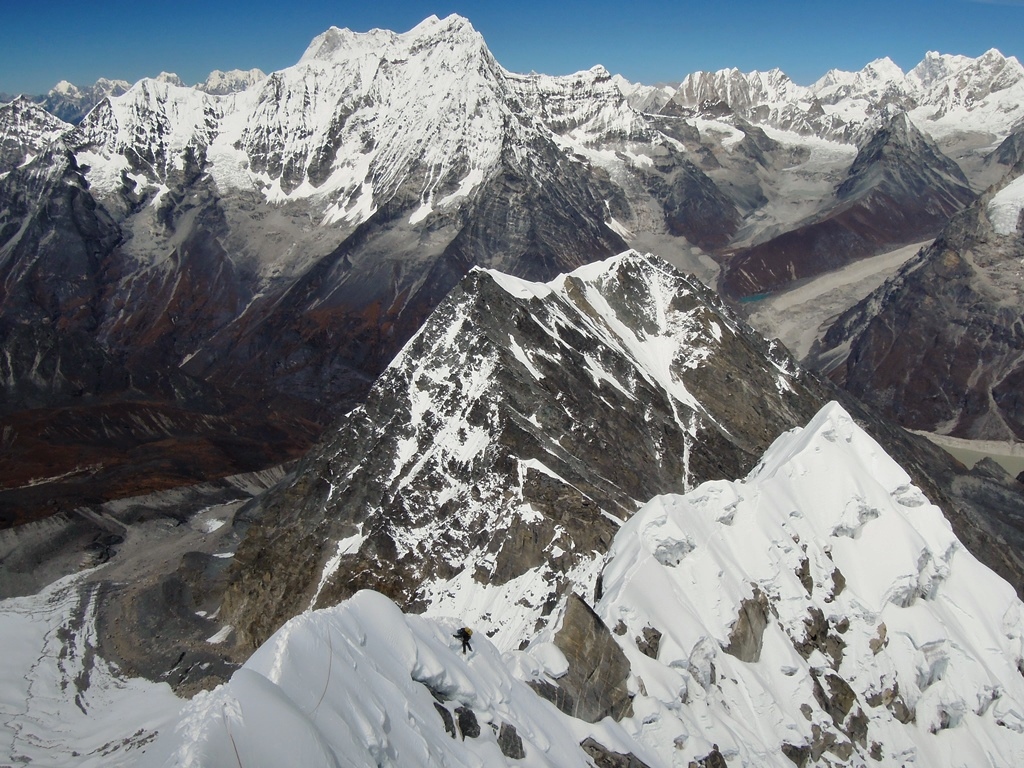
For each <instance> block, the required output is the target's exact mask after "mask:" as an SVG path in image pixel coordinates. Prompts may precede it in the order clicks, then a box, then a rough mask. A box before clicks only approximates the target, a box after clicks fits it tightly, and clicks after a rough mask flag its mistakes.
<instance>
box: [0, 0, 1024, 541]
mask: <svg viewBox="0 0 1024 768" xmlns="http://www.w3.org/2000/svg"><path fill="white" fill-rule="evenodd" d="M124 85H125V84H119V83H115V82H112V81H105V82H102V83H101V84H97V86H96V88H94V89H91V90H90V89H76V88H74V87H73V86H70V85H67V84H62V85H61V86H60V87H58V88H57V89H55V91H54V93H55V94H57V95H61V94H63V97H66V99H68V100H70V101H67V103H68V104H70V103H71V102H72V101H73V102H74V103H76V104H78V105H79V107H76V108H77V109H80V110H82V111H85V110H86V109H88V107H89V104H90V103H91V102H93V101H95V102H96V103H95V106H93V107H92V108H91V109H88V112H87V114H85V116H84V117H82V118H81V119H80V120H79V121H78V123H77V125H72V124H71V123H68V122H61V121H59V120H58V119H57V118H56V117H55V116H54V115H52V114H50V113H48V112H46V111H45V109H44V107H43V106H42V105H39V104H36V103H34V102H31V101H28V100H25V99H19V100H16V101H14V102H11V103H10V104H7V105H4V106H2V107H0V148H2V155H0V161H2V165H0V174H2V176H0V202H2V206H0V276H2V284H3V293H2V294H0V298H2V305H0V306H2V311H0V314H2V317H0V320H2V323H3V325H2V326H0V327H2V328H3V330H2V334H3V341H2V342H0V343H2V344H3V345H4V346H5V348H6V349H8V350H10V351H9V352H8V353H7V354H6V355H5V357H4V359H5V360H7V361H8V362H7V363H6V364H5V369H4V373H5V376H4V379H3V381H4V385H3V386H4V387H5V402H6V405H5V410H4V416H3V418H4V427H5V429H6V430H7V434H9V435H10V436H11V437H9V438H8V439H7V442H6V443H5V444H6V445H8V446H10V447H9V448H8V455H7V461H6V462H5V470H4V474H5V478H4V480H3V488H4V490H2V491H0V504H3V506H4V507H5V508H6V509H8V510H9V511H8V512H5V513H4V514H5V515H6V516H7V519H8V521H13V520H15V519H17V520H21V519H25V517H24V516H25V515H26V514H27V515H32V514H38V513H45V511H46V510H47V509H49V510H51V511H52V510H53V509H55V508H60V507H62V506H66V505H74V504H77V503H79V502H81V501H83V500H86V499H104V498H109V497H110V495H111V494H119V493H136V492H140V491H147V490H152V489H154V488H158V487H166V486H168V485H175V484H178V483H180V482H182V481H185V480H189V479H202V478H204V477H208V476H210V475H215V474H229V473H232V472H237V471H245V470H251V469H255V468H257V467H259V466H264V465H265V464H266V463H267V462H274V461H278V460H281V459H285V458H289V457H294V456H297V455H299V454H301V453H302V452H303V451H304V450H306V449H307V448H308V447H309V446H310V445H311V442H312V440H314V439H315V437H316V436H317V435H318V434H319V433H320V431H321V430H322V429H323V428H324V427H325V426H326V425H327V424H330V423H331V422H332V421H333V420H334V419H335V418H337V417H338V416H340V415H341V414H343V413H345V412H347V411H348V410H350V409H351V408H352V407H353V406H355V405H356V404H357V403H359V402H360V401H361V400H362V398H363V397H364V396H365V393H366V392H367V390H368V387H369V385H370V383H371V382H372V381H373V380H374V378H375V377H376V376H377V375H378V374H379V373H380V372H381V371H382V370H383V369H384V367H385V365H386V364H387V362H388V361H389V360H390V359H391V358H392V357H393V356H394V355H395V354H396V352H397V351H398V350H399V349H400V348H401V346H402V345H403V344H404V342H405V341H406V340H407V339H409V338H410V337H411V336H412V335H413V334H414V333H415V331H416V330H417V329H418V328H419V326H420V324H421V323H422V322H423V320H424V318H426V316H427V315H428V314H429V312H430V311H431V310H432V309H433V308H434V307H435V306H436V305H437V304H438V302H440V301H441V299H442V298H443V297H444V296H445V295H446V294H447V293H448V292H449V291H450V290H451V289H452V288H453V287H454V286H455V285H456V284H457V283H458V281H459V280H460V279H461V278H462V277H463V276H464V275H465V274H466V273H467V272H468V271H469V270H470V269H471V268H472V267H473V266H475V265H478V266H483V267H486V268H494V269H499V270H501V271H503V272H506V273H509V274H513V275H517V276H520V277H523V278H527V279H534V280H547V279H550V278H551V277H553V276H554V275H555V274H557V273H559V272H564V271H568V270H571V269H574V268H576V267H578V266H580V265H582V264H586V263H589V262H592V261H594V260H597V259H601V258H605V257H607V256H609V255H611V254H614V253H617V252H620V251H622V250H624V249H625V248H626V247H627V246H633V247H635V248H638V249H640V250H644V251H652V252H655V253H658V254H659V255H661V256H662V257H663V258H665V259H667V260H668V261H669V262H671V263H673V264H675V265H676V266H678V267H681V268H683V269H684V270H688V271H693V272H694V273H696V274H697V275H699V276H700V277H701V278H702V279H703V280H705V281H706V282H707V283H709V284H710V285H713V286H715V287H717V288H718V289H719V290H721V291H722V292H723V294H724V295H726V296H727V297H728V298H730V300H743V301H749V300H753V299H756V298H757V297H758V296H761V295H764V294H765V293H768V292H778V291H782V290H785V289H786V288H787V287H788V286H790V285H792V284H793V283H794V281H805V280H808V279H813V278H815V277H816V276H818V275H821V274H823V273H826V272H828V271H829V270H833V269H835V268H837V267H840V266H842V265H844V264H848V263H850V262H851V261H855V260H857V259H860V258H863V257H866V256H871V255H874V254H878V253H882V252H885V251H887V250H891V249H893V248H896V247H899V246H904V245H907V244H909V243H917V242H921V241H924V240H928V239H931V238H933V237H935V236H936V235H937V234H938V233H939V232H940V231H941V230H942V228H943V227H944V226H946V224H947V222H948V221H950V219H951V218H952V217H953V216H954V215H955V214H956V213H957V212H958V211H960V210H962V209H964V208H965V207H967V206H968V205H969V204H971V202H972V201H973V200H974V199H975V197H976V195H977V194H978V193H979V192H980V191H981V190H984V189H986V188H988V187H989V186H990V185H992V184H1005V183H1008V181H1009V179H1010V178H1011V176H1012V174H1013V173H1015V171H1013V170H1012V163H1008V162H1007V160H1006V158H1005V157H1004V155H1002V154H1000V152H999V151H998V150H997V148H998V147H999V144H1000V142H1002V141H1004V140H1007V139H1008V137H1011V136H1014V135H1016V134H1015V133H1014V132H1015V131H1017V130H1019V129H1020V127H1021V125H1022V124H1024V122H1022V121H1024V107H1022V106H1021V105H1022V104H1024V99H1022V98H1021V95H1022V93H1024V69H1022V68H1021V66H1020V64H1019V63H1018V62H1017V61H1016V59H1013V58H1007V57H1003V56H1001V55H1000V54H998V53H997V52H995V51H990V52H989V53H986V54H985V55H984V56H982V57H980V58H978V59H969V58H965V57H959V56H945V55H938V54H929V56H928V57H927V58H926V60H925V61H924V62H922V63H921V64H920V65H918V66H917V67H915V68H914V69H913V70H912V71H911V72H909V73H907V74H904V73H902V72H900V71H899V69H898V68H896V67H895V66H894V65H893V64H892V63H891V62H888V61H886V60H882V61H879V62H874V63H872V64H870V65H868V67H866V68H865V69H864V70H862V71H861V72H859V73H842V72H835V71H833V72H830V73H829V74H828V75H827V76H826V77H825V78H823V79H822V80H821V81H819V82H818V83H816V84H814V85H812V86H809V87H802V86H797V85H795V84H794V83H792V81H790V80H789V79H788V78H787V77H786V76H785V75H784V74H782V73H781V72H778V71H772V72H768V73H759V72H754V73H747V74H744V73H740V72H738V71H736V70H725V71H722V72H717V73H696V74H692V75H689V76H687V77H686V78H685V79H684V80H683V81H682V82H681V84H680V85H679V86H678V87H676V88H673V87H662V88H647V87H643V86H637V85H633V84H629V83H626V82H625V81H623V80H622V79H621V78H617V77H612V76H611V75H610V74H609V73H608V72H607V71H605V70H604V69H602V68H600V67H595V68H594V69H592V70H589V71H586V72H581V73H578V74H576V75H571V76H566V77H548V76H544V75H519V74H514V73H511V72H508V71H507V70H505V69H504V68H502V67H501V66H500V64H499V63H498V62H497V61H495V59H494V57H493V56H492V55H491V53H490V51H489V50H488V49H487V46H486V44H485V43H484V41H483V39H482V38H481V36H480V35H479V34H478V33H477V32H476V31H475V30H474V29H473V27H472V26H471V25H470V24H469V22H468V21H466V20H465V19H462V18H460V17H457V16H452V17H448V18H446V19H437V18H431V19H428V20H427V21H425V22H423V23H422V24H420V25H419V26H417V27H416V28H415V29H413V30H411V31H409V32H407V33H404V34H396V33H393V32H388V31H382V30H375V31H372V32H369V33H365V34H359V33H354V32H350V31H348V30H341V29H336V28H332V29H330V30H328V31H327V32H325V33H324V34H323V35H320V36H319V37H317V38H316V39H315V40H314V41H313V42H312V43H311V44H310V46H309V48H308V49H307V51H306V52H305V54H304V55H303V56H302V57H301V59H300V60H299V62H298V63H297V64H296V65H295V66H293V67H289V68H287V69H284V70H281V71H279V72H275V73H272V74H270V75H269V76H265V77H264V76H262V73H259V72H257V71H253V72H248V73H241V72H234V73H227V74H225V73H214V74H213V75H211V77H210V78H209V79H208V80H207V82H206V83H205V84H203V85H201V86H195V87H186V86H184V85H183V84H182V83H181V82H180V80H179V79H178V78H176V76H173V75H166V74H165V75H161V76H160V77H159V78H156V79H146V80H142V81H140V82H138V83H136V84H134V85H131V86H128V87H127V88H126V90H125V91H124V92H123V93H118V92H119V91H120V90H121V88H122V87H123V86H124ZM101 86H102V87H101ZM54 98H56V96H54ZM54 103H56V102H54ZM54 109H56V107H54ZM68 114H70V113H68ZM70 350H73V351H74V353H73V355H72V354H71V352H70ZM72 359H73V360H75V362H74V364H73V365H68V361H69V360H72ZM833 362H834V361H833ZM851 380H852V379H851ZM125 407H128V408H129V410H130V412H131V413H132V414H133V415H132V416H131V417H130V418H126V417H122V416H117V417H114V416H112V412H113V411H114V410H117V411H118V412H119V413H127V412H128V411H124V408H125ZM69 414H73V415H74V423H75V427H74V428H69V427H68V426H67V425H68V424H69V423H70V422H69V421H68V418H69ZM936 428H937V429H940V430H941V429H943V427H942V425H937V426H936ZM267 430H269V431H267ZM261 431H266V434H269V435H271V436H272V438H271V439H269V440H268V439H263V440H261V439H259V438H258V437H257V435H258V434H260V433H261ZM42 434H46V435H47V438H46V439H45V440H43V441H41V440H40V439H39V435H42ZM141 457H145V458H144V459H143V458H141ZM44 499H45V500H47V501H46V502H45V503H44V502H43V501H42V500H44ZM61 499H63V500H61ZM41 504H42V506H40V505H41ZM48 505H49V506H48ZM53 505H55V506H53ZM18 510H20V511H18ZM28 510H35V511H34V512H29V511H28Z"/></svg>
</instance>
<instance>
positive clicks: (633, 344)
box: [225, 253, 824, 643]
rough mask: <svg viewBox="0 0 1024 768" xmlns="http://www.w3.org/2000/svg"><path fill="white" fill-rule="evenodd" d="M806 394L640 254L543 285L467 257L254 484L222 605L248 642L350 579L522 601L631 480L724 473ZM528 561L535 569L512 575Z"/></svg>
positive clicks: (797, 411)
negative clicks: (471, 266) (291, 473)
mask: <svg viewBox="0 0 1024 768" xmlns="http://www.w3.org/2000/svg"><path fill="white" fill-rule="evenodd" d="M821 402H824V390H823V389H822V388H821V386H820V384H818V383H817V382H816V381H815V380H814V379H812V378H809V377H805V376H804V375H802V374H801V373H799V372H798V371H797V369H796V368H795V367H794V366H793V364H792V362H791V361H790V360H788V359H787V358H786V357H785V356H784V355H782V354H781V353H780V350H779V349H777V348H774V347H772V346H770V345H768V344H767V343H766V342H764V340H763V339H760V338H759V337H757V336H756V335H754V334H753V333H752V332H751V331H750V330H749V329H748V328H747V327H746V326H744V325H743V324H742V323H740V322H739V321H738V320H737V319H736V318H735V316H733V315H732V313H731V312H729V311H728V310H727V309H726V308H725V307H724V306H723V305H722V304H721V303H720V301H719V300H718V299H717V297H715V295H714V294H713V293H711V292H710V291H709V290H708V289H706V288H704V287H703V286H702V285H701V284H699V283H697V282H695V281H693V280H690V279H687V278H685V277H683V276H682V275H681V274H679V273H678V272H675V271H674V270H673V269H671V268H670V267H669V266H668V265H667V264H665V263H664V262H661V261H660V260H659V259H657V258H655V257H651V256H641V255H639V254H636V253H627V254H624V255H621V256H618V257H615V258H613V259H611V260H609V261H607V262H604V263H601V264H597V265H592V266H590V267H587V268H584V269H582V270H579V271H577V272H575V273H572V274H569V275H567V276H564V277H562V278H560V279H558V280H556V281H555V282H553V283H549V284H537V283H529V282H523V281H520V280H515V279H511V278H508V277H506V276H502V275H499V274H498V273H493V272H487V271H482V270H477V271H475V272H473V273H472V274H471V275H470V276H469V277H468V278H467V279H466V280H465V281H464V282H463V284H462V286H461V288H460V289H459V290H457V291H456V292H454V293H453V294H452V296H451V297H449V299H448V300H447V301H446V302H445V303H443V304H442V305H441V306H440V307H439V308H438V310H437V311H436V312H435V313H434V314H433V315H432V316H431V318H430V320H429V321H428V323H427V324H426V325H425V326H424V328H423V329H422V330H421V331H420V333H419V334H418V335H417V336H416V338H414V339H413V340H412V341H411V342H410V344H409V345H408V346H407V347H406V348H405V349H404V350H403V352H402V354H401V355H400V356H399V357H398V358H397V359H396V360H395V361H394V362H393V363H392V365H391V366H390V367H389V369H388V370H387V371H386V372H385V373H384V374H383V375H382V376H381V378H380V379H379V380H378V381H377V383H376V384H375V385H374V387H373V389H372V390H371V393H370V395H369V397H368V398H367V401H366V403H365V404H364V405H362V406H361V407H360V408H358V409H356V410H355V411H353V413H352V414H351V415H350V416H348V417H347V418H346V419H345V420H344V421H343V422H342V423H341V425H340V426H339V428H338V430H337V431H336V432H335V433H334V434H333V435H332V436H331V438H330V439H329V440H327V441H325V442H324V444H323V445H322V446H321V447H320V448H319V449H318V450H317V451H315V452H313V453H312V454H311V455H310V456H309V457H308V459H307V460H306V461H305V462H304V463H303V465H302V468H301V469H300V470H299V473H298V476H297V479H296V482H295V483H294V485H293V486H292V487H290V488H282V489H280V491H279V492H276V493H274V494H271V495H270V496H269V497H268V498H267V499H266V500H265V502H264V503H263V505H262V506H263V511H262V512H260V513H259V519H258V520H257V522H256V523H255V524H254V526H253V527H252V528H251V529H250V530H249V532H248V534H247V536H246V540H245V543H244V544H243V546H242V547H241V549H240V550H239V552H238V553H237V555H236V558H235V566H234V574H235V579H236V581H235V584H234V586H233V587H232V589H231V596H230V597H229V599H228V602H227V604H226V606H225V610H226V611H227V613H228V614H229V615H230V616H231V617H232V619H231V621H232V622H233V624H234V625H235V626H236V627H237V628H238V630H239V633H240V638H242V639H243V641H244V642H248V643H258V642H260V641H261V640H262V639H263V638H265V637H266V636H268V635H269V633H270V632H272V631H273V630H274V629H276V627H277V626H278V625H279V624H280V623H281V622H282V621H284V619H285V618H287V617H288V616H290V615H292V614H293V613H295V612H297V611H299V610H301V609H302V607H304V606H306V605H323V604H331V603H333V602H336V601H338V600H339V599H341V598H343V597H345V596H347V595H350V594H352V593H353V591H354V590H356V589H360V588H364V587H373V588H374V589H377V590H379V591H381V592H384V593H385V594H388V595H389V596H391V597H393V598H394V599H396V600H397V601H399V603H400V604H402V605H404V606H408V607H419V608H421V609H422V608H426V607H428V606H431V605H433V606H434V607H435V608H436V609H437V610H443V609H444V605H445V597H444V596H445V594H446V593H448V592H451V591H458V590H463V589H470V588H473V589H475V588H476V587H473V586H472V585H473V584H475V583H479V584H481V585H486V586H487V588H489V589H498V588H499V587H501V588H502V589H507V590H509V592H508V599H510V600H512V601H513V602H519V603H521V604H522V603H525V604H526V605H528V606H529V608H530V610H531V611H533V614H532V615H533V616H534V618H535V619H540V618H541V617H543V616H547V615H548V614H549V613H550V611H551V609H552V608H553V606H554V605H555V602H553V601H556V600H557V597H558V595H560V594H563V593H564V592H565V591H566V590H567V589H568V588H569V587H570V586H571V584H572V583H573V578H574V577H571V576H567V575H568V574H571V573H573V572H574V569H583V571H586V570H587V569H589V568H592V567H593V565H592V564H593V562H594V561H593V558H594V557H595V553H599V552H602V551H604V549H605V548H606V547H607V546H608V543H609V542H610V541H611V536H612V535H613V534H614V531H615V528H616V525H617V521H619V520H622V519H625V518H627V517H628V516H629V515H630V514H631V513H632V512H633V510H634V509H635V508H636V506H637V504H638V503H639V502H640V500H641V499H644V498H650V497H651V496H653V495H655V494H658V493H664V492H667V491H670V490H672V489H681V488H686V487H690V486H692V484H694V483H697V482H700V481H701V480H703V479H707V478H712V477H722V476H728V475H730V474H733V473H737V472H741V471H743V470H744V468H746V467H750V466H752V463H753V461H754V460H755V458H756V456H757V455H758V451H759V450H762V449H763V446H765V445H766V444H767V442H768V441H769V440H770V439H771V436H772V435H775V434H777V433H778V432H779V431H781V430H784V429H786V428H788V425H789V424H791V423H794V422H799V420H800V419H801V418H804V416H803V415H804V414H806V413H807V412H809V411H810V412H813V410H814V409H815V408H816V407H819V404H820V403H821ZM532 569H539V571H537V573H539V574H541V576H540V577H539V581H533V582H531V584H532V586H531V587H529V588H526V587H525V586H523V584H522V583H521V582H517V581H516V580H517V579H519V578H521V577H524V575H525V574H527V573H531V572H533V571H532ZM583 571H581V574H582V572H583ZM533 578H534V577H531V579H533ZM445 584H447V585H449V586H442V585H445ZM517 584H519V586H518V590H519V593H518V594H515V595H514V597H513V593H514V592H515V590H516V589H517V586H516V585H517ZM584 589H585V590H587V591H589V586H586V587H584ZM524 591H525V592H526V594H523V592H524ZM494 599H495V600H497V598H494ZM268 607H270V608H269V609H268ZM481 613H484V611H482V610H481ZM499 613H500V612H499V611H498V610H497V609H496V610H495V612H494V616H493V617H492V619H491V624H490V626H491V627H492V628H494V629H495V630H500V629H501V628H502V621H503V620H502V619H501V618H500V617H499ZM479 621H484V626H485V627H486V626H488V623H487V621H488V620H487V619H486V617H481V618H480V619H479ZM479 621H478V623H479Z"/></svg>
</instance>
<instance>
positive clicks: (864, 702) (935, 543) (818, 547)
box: [598, 404, 1024, 766]
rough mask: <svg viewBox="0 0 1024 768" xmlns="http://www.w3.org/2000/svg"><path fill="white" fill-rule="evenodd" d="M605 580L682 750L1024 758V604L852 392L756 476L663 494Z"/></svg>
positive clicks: (663, 748)
mask: <svg viewBox="0 0 1024 768" xmlns="http://www.w3.org/2000/svg"><path fill="white" fill-rule="evenodd" d="M604 585H605V590H606V591H605V596H604V597H603V598H602V600H601V602H600V603H599V605H598V611H599V612H600V614H601V615H602V616H603V617H604V619H605V621H606V623H608V625H609V626H613V627H614V626H616V625H618V624H619V623H620V622H621V623H622V625H623V626H624V627H625V631H624V632H623V633H622V634H623V638H624V642H623V646H624V648H625V649H626V651H627V654H629V655H630V659H631V660H632V662H633V670H634V673H635V674H636V684H637V686H638V688H641V690H642V691H646V693H642V694H641V695H640V696H639V697H638V698H637V700H636V701H635V702H634V709H635V710H636V711H638V712H643V713H645V717H644V719H643V722H642V725H641V726H640V728H639V734H638V736H639V738H640V739H641V740H642V741H644V742H645V743H646V744H648V746H650V747H651V748H653V749H657V750H659V752H660V754H661V755H662V757H663V758H664V759H665V760H666V762H668V761H669V760H671V759H672V755H673V754H676V753H675V749H674V747H673V741H674V742H675V744H676V746H677V747H678V745H680V744H682V748H683V750H684V752H686V753H687V754H690V755H699V754H702V750H704V749H705V745H704V742H705V740H708V741H711V740H714V741H717V743H718V744H719V745H720V747H721V748H722V750H723V753H724V754H726V756H727V757H728V758H729V764H730V765H733V764H737V765H770V764H775V765H780V766H781V765H786V764H787V762H786V759H785V758H783V756H782V754H781V750H783V749H786V750H788V752H790V753H792V754H804V755H809V756H810V757H811V758H812V762H818V760H819V758H820V757H821V756H824V758H825V759H828V760H832V761H834V760H836V758H839V761H840V762H847V763H851V764H864V763H870V762H871V760H870V758H872V757H873V758H874V759H881V760H883V761H884V762H886V764H896V765H899V764H920V765H980V764H991V765H1016V764H1019V763H1020V762H1021V760H1022V759H1024V679H1022V677H1021V675H1020V673H1019V671H1018V666H1019V664H1020V663H1021V659H1022V656H1024V618H1022V616H1024V614H1022V607H1024V606H1022V604H1021V602H1020V601H1019V600H1018V599H1017V597H1016V595H1015V594H1014V592H1013V589H1012V588H1011V587H1010V586H1009V585H1008V584H1006V583H1005V582H1003V581H1002V580H1001V579H999V578H998V577H996V576H995V575H994V574H993V573H991V572H990V571H988V570H987V569H986V568H984V567H983V566H981V565H980V564H979V563H978V561H977V560H976V559H975V558H974V557H973V556H972V555H971V554H970V553H968V552H967V551H966V550H965V549H964V547H963V546H962V545H961V544H960V543H959V541H957V539H956V538H955V536H954V535H953V533H952V532H951V530H950V527H949V524H948V523H947V522H946V520H945V519H944V518H943V516H942V513H941V512H940V510H939V509H938V508H936V507H934V506H932V505H931V504H930V503H929V502H928V501H927V499H926V498H925V497H924V496H923V495H922V494H921V492H920V491H919V490H917V488H915V487H914V486H912V485H911V484H910V482H909V479H908V477H907V475H906V473H905V472H904V471H903V470H902V469H901V468H900V467H899V466H897V465H896V464H895V463H894V462H893V461H892V460H891V459H890V458H889V457H888V456H887V455H886V454H885V453H884V452H883V451H882V449H881V448H880V447H879V446H878V445H877V443H875V442H874V441H873V440H872V439H871V438H869V437H868V436H867V435H866V434H865V433H864V432H863V431H862V430H861V429H860V428H858V427H857V426H856V425H855V424H854V423H853V421H852V420H851V419H850V417H849V416H848V415H847V414H846V413H845V412H844V411H843V410H842V409H841V408H840V407H839V406H838V405H835V404H832V405H830V406H828V407H826V408H825V409H823V410H822V411H821V413H819V414H818V416H816V417H815V418H814V419H813V420H812V421H811V423H809V424H808V425H807V427H806V428H804V429H800V430H794V431H793V432H791V433H789V434H786V435H783V436H782V437H780V438H779V439H778V440H777V441H776V442H775V443H774V444H773V445H772V447H771V449H770V450H769V451H768V452H767V453H766V454H765V457H764V459H763V460H762V462H761V464H760V465H759V466H758V467H757V468H756V469H755V470H754V471H753V472H752V473H751V474H750V475H749V476H748V477H747V478H746V479H745V480H743V481H738V482H720V483H708V484H705V485H703V486H701V487H700V488H697V489H695V490H694V491H693V492H691V493H690V494H687V495H686V496H670V497H664V498H660V499H655V500H653V501H652V502H651V503H650V504H648V505H647V506H646V507H645V508H644V509H642V510H640V512H638V513H637V514H636V515H635V516H634V517H633V518H632V519H631V520H629V521H628V522H627V523H626V524H625V525H624V526H623V528H622V530H621V532H620V533H619V535H618V536H617V537H616V540H615V543H614V545H613V547H612V550H611V552H610V555H609V562H608V565H607V567H606V568H605V570H604ZM645 628H653V629H656V630H657V631H658V632H659V633H660V648H659V649H658V650H657V652H656V658H655V659H651V658H647V657H645V656H644V655H643V654H642V653H641V652H640V651H639V650H638V649H637V647H635V646H634V647H631V645H632V643H630V642H628V639H629V638H634V637H635V638H638V639H639V638H642V637H644V636H645V635H644V630H645ZM648 632H650V629H648ZM638 719H639V718H638ZM666 737H669V738H666ZM694 742H696V745H695V744H694ZM786 745H788V747H787V746H786ZM734 760H735V762H734ZM684 762H685V760H684Z"/></svg>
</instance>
